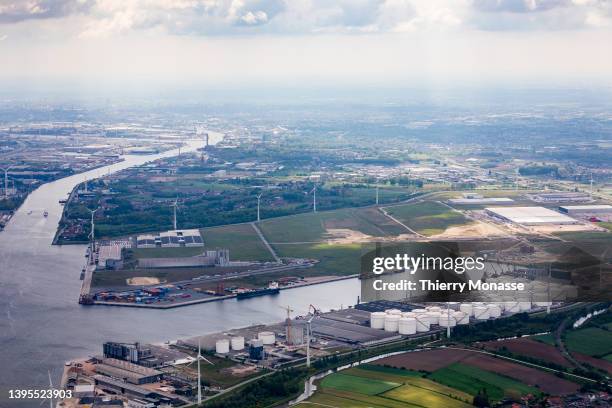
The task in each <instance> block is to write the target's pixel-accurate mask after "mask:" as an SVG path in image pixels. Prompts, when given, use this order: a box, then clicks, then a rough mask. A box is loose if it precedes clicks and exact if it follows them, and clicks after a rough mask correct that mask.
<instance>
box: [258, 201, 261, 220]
mask: <svg viewBox="0 0 612 408" xmlns="http://www.w3.org/2000/svg"><path fill="white" fill-rule="evenodd" d="M260 202H261V194H259V195H258V196H257V222H259V221H261V218H260V217H259V204H260Z"/></svg>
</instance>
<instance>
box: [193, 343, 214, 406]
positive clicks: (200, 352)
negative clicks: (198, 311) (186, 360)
mask: <svg viewBox="0 0 612 408" xmlns="http://www.w3.org/2000/svg"><path fill="white" fill-rule="evenodd" d="M196 359H197V360H198V405H200V404H201V403H202V374H201V373H200V360H204V361H206V362H207V363H208V364H210V365H214V364H213V363H212V362H210V360H207V359H206V358H205V357H204V356H203V355H202V345H201V343H200V339H198V356H197V358H196Z"/></svg>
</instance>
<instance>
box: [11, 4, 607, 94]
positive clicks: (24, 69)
mask: <svg viewBox="0 0 612 408" xmlns="http://www.w3.org/2000/svg"><path fill="white" fill-rule="evenodd" d="M610 44H612V1H606V0H0V82H2V83H3V84H5V85H6V84H7V83H8V84H10V85H11V86H13V87H16V88H19V87H26V86H33V84H34V85H36V86H40V84H44V83H47V84H49V83H55V84H63V85H62V86H64V85H65V86H66V87H71V86H72V87H80V88H82V89H95V88H106V87H113V86H115V87H124V86H135V84H140V85H142V86H153V87H154V86H173V85H176V86H194V87H198V86H203V87H206V86H208V87H216V88H223V87H227V88H234V89H237V88H249V87H252V88H259V87H274V86H278V87H283V86H288V87H291V86H293V87H308V86H320V87H326V86H348V87H355V86H363V87H368V86H369V87H397V86H406V87H410V86H417V85H421V86H431V87H436V86H440V87H443V86H447V85H449V84H455V85H457V84H531V85H534V86H537V85H542V84H543V85H548V86H553V85H556V84H567V85H572V84H582V85H586V86H598V85H599V84H604V85H607V86H609V85H610V84H612V74H611V73H612V52H610V49H611V46H610Z"/></svg>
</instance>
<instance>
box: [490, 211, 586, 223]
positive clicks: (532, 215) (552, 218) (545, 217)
mask: <svg viewBox="0 0 612 408" xmlns="http://www.w3.org/2000/svg"><path fill="white" fill-rule="evenodd" d="M485 210H486V211H487V212H489V213H491V214H493V215H495V216H497V217H499V218H503V219H505V220H508V221H511V222H514V223H516V224H523V225H542V224H576V223H577V221H576V220H575V219H573V218H571V217H568V216H567V215H563V214H561V213H558V212H556V211H553V210H551V209H548V208H545V207H487V208H485Z"/></svg>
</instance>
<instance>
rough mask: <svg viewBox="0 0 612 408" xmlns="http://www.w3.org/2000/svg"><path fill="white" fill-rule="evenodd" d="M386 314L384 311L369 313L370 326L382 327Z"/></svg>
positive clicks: (374, 327)
mask: <svg viewBox="0 0 612 408" xmlns="http://www.w3.org/2000/svg"><path fill="white" fill-rule="evenodd" d="M386 316H387V314H386V313H385V312H372V313H370V327H371V328H373V329H384V327H385V317H386Z"/></svg>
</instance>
